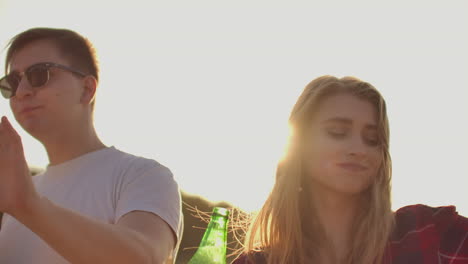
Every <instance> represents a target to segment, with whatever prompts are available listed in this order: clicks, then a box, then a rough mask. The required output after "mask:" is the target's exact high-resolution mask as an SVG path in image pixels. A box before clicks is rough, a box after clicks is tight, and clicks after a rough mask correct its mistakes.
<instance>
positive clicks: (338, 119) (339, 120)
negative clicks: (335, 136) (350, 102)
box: [322, 117, 353, 125]
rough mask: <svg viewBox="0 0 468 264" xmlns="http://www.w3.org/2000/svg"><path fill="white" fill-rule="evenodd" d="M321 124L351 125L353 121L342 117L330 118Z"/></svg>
mask: <svg viewBox="0 0 468 264" xmlns="http://www.w3.org/2000/svg"><path fill="white" fill-rule="evenodd" d="M322 123H342V124H345V125H351V124H352V123H353V121H352V120H351V119H349V118H344V117H332V118H328V119H326V120H324V121H322Z"/></svg>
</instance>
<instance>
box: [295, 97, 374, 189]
mask: <svg viewBox="0 0 468 264" xmlns="http://www.w3.org/2000/svg"><path fill="white" fill-rule="evenodd" d="M306 137H307V138H306V140H305V142H306V149H305V156H304V159H305V160H304V164H305V168H306V173H307V175H308V180H311V181H312V182H311V183H312V184H311V186H312V188H313V189H314V188H320V189H321V190H327V191H331V192H335V193H340V194H348V195H353V194H358V193H361V192H363V191H364V190H365V189H367V187H369V185H370V183H371V182H372V180H373V178H374V177H376V175H377V171H378V169H379V167H380V164H381V162H382V157H381V148H380V142H379V137H378V131H377V113H376V110H375V107H374V106H373V105H372V104H371V103H370V102H368V101H365V100H363V99H360V98H358V97H356V96H354V95H350V94H337V95H332V96H331V97H327V98H325V99H324V100H323V101H322V102H320V104H319V105H318V109H317V112H316V113H315V115H314V116H313V119H312V121H311V123H310V126H309V127H308V133H307V135H306Z"/></svg>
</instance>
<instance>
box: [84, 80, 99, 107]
mask: <svg viewBox="0 0 468 264" xmlns="http://www.w3.org/2000/svg"><path fill="white" fill-rule="evenodd" d="M83 85H84V86H83V93H82V95H81V100H80V102H81V103H83V104H91V103H92V102H93V101H94V98H95V96H96V88H97V80H96V78H94V76H92V75H88V76H85V77H84V78H83Z"/></svg>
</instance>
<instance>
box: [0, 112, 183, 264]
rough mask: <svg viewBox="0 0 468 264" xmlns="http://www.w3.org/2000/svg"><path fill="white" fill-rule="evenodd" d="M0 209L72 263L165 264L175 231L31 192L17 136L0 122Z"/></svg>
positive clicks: (148, 218) (144, 218) (156, 221)
mask: <svg viewBox="0 0 468 264" xmlns="http://www.w3.org/2000/svg"><path fill="white" fill-rule="evenodd" d="M0 211H1V212H5V213H7V214H9V215H11V216H13V217H14V218H16V219H17V220H18V221H19V222H21V223H22V224H23V225H25V226H26V227H28V228H29V229H30V230H31V231H32V232H34V233H36V234H37V235H38V236H39V237H41V238H42V239H43V240H44V241H45V242H46V243H47V244H48V245H49V246H50V247H51V248H53V249H54V250H56V251H57V253H58V254H60V255H62V256H63V257H64V258H65V259H67V260H68V261H70V262H72V263H80V264H81V263H93V264H94V263H113V264H117V263H132V264H133V263H164V261H165V260H166V259H167V258H168V257H169V256H170V255H171V251H172V249H173V248H174V244H175V239H174V237H175V235H174V233H173V232H172V230H171V228H170V227H169V225H168V224H167V223H166V222H165V221H163V220H162V219H161V218H159V217H158V216H156V215H153V214H150V213H145V212H139V211H133V212H130V213H127V214H125V215H124V216H122V217H121V218H120V220H119V222H118V223H117V224H115V225H114V224H107V223H103V222H100V221H98V220H94V219H92V218H90V217H87V216H83V215H81V214H78V213H76V212H74V211H71V210H69V209H65V208H62V207H60V206H57V205H55V204H54V203H52V202H51V201H49V200H48V199H47V198H45V197H41V196H40V195H39V194H38V193H37V192H36V190H35V188H34V185H33V182H32V179H31V176H30V175H29V169H28V166H27V164H26V160H25V158H24V151H23V145H22V143H21V138H20V136H19V135H18V134H17V133H16V131H15V130H14V128H13V127H12V126H11V124H10V122H9V121H8V120H7V119H6V117H2V119H1V121H0Z"/></svg>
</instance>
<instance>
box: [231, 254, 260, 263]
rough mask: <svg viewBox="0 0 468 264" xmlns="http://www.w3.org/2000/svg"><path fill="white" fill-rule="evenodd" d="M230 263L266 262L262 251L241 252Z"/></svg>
mask: <svg viewBox="0 0 468 264" xmlns="http://www.w3.org/2000/svg"><path fill="white" fill-rule="evenodd" d="M231 264H266V257H265V254H264V252H262V251H255V252H250V253H248V254H247V253H242V254H241V255H239V256H238V257H237V258H236V259H235V260H234V261H233V262H232V263H231Z"/></svg>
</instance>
